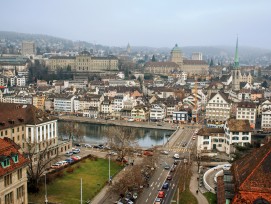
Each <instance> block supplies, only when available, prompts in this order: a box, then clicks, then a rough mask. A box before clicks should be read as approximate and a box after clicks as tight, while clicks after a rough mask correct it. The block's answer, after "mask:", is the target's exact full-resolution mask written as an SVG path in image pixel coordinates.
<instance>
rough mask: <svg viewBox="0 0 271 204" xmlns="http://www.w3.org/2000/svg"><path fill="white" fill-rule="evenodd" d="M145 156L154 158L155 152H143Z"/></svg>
mask: <svg viewBox="0 0 271 204" xmlns="http://www.w3.org/2000/svg"><path fill="white" fill-rule="evenodd" d="M143 155H145V156H153V152H152V151H148V150H145V151H144V152H143Z"/></svg>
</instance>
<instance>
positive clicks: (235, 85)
mask: <svg viewBox="0 0 271 204" xmlns="http://www.w3.org/2000/svg"><path fill="white" fill-rule="evenodd" d="M240 80H241V72H240V67H239V56H238V38H237V41H236V48H235V57H234V65H233V70H232V90H233V91H239V90H240Z"/></svg>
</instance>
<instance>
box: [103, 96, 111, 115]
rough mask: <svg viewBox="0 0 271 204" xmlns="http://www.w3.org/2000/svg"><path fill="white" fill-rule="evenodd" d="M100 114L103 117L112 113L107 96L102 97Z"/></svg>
mask: <svg viewBox="0 0 271 204" xmlns="http://www.w3.org/2000/svg"><path fill="white" fill-rule="evenodd" d="M101 113H102V114H105V115H106V114H110V113H112V103H111V101H110V100H109V97H107V96H106V97H104V101H103V102H102V103H101Z"/></svg>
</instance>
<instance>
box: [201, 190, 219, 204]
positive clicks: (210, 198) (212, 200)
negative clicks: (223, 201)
mask: <svg viewBox="0 0 271 204" xmlns="http://www.w3.org/2000/svg"><path fill="white" fill-rule="evenodd" d="M203 195H204V196H205V197H206V198H207V200H208V202H209V204H216V194H213V193H211V192H207V193H204V194H203Z"/></svg>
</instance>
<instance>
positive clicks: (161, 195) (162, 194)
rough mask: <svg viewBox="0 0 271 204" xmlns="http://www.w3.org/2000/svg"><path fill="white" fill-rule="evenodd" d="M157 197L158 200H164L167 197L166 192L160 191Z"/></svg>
mask: <svg viewBox="0 0 271 204" xmlns="http://www.w3.org/2000/svg"><path fill="white" fill-rule="evenodd" d="M157 197H158V198H164V197H165V192H164V191H159V192H158V196H157Z"/></svg>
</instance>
